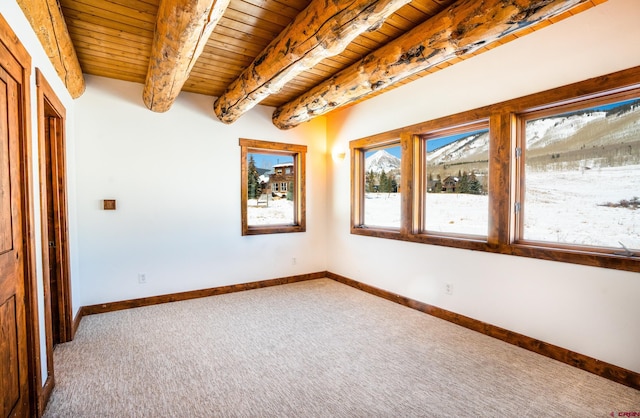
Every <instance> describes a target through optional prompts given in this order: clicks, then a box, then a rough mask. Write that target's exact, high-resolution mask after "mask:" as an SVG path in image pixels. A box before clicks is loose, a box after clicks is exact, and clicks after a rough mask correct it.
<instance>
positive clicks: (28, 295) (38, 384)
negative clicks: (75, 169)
mask: <svg viewBox="0 0 640 418" xmlns="http://www.w3.org/2000/svg"><path fill="white" fill-rule="evenodd" d="M0 43H2V44H3V45H4V46H5V47H6V48H7V50H8V51H9V52H10V53H11V55H13V57H14V58H15V59H16V61H17V62H18V64H19V65H20V67H21V68H22V77H21V79H20V80H16V81H17V82H18V85H19V86H20V97H19V100H20V113H21V114H20V118H21V120H20V139H19V141H20V175H21V177H22V184H21V185H22V190H21V194H22V202H20V203H21V205H22V213H23V218H22V224H23V225H22V227H23V234H24V236H23V244H24V247H23V251H24V260H23V263H24V281H25V283H24V292H25V309H26V322H27V330H26V331H27V357H28V358H27V368H28V374H29V376H28V380H29V393H28V394H27V396H28V397H29V400H28V402H29V409H30V414H31V415H32V416H35V415H37V414H39V410H40V408H39V407H40V405H39V400H40V393H41V392H42V377H41V375H40V364H41V359H40V332H39V317H38V289H37V275H36V240H35V222H34V221H35V217H34V213H33V190H34V187H33V176H32V172H33V168H32V163H31V161H32V160H31V156H32V153H31V138H32V136H31V56H30V55H29V53H28V52H27V50H26V48H25V47H24V45H22V43H21V42H20V40H19V39H18V36H17V35H16V34H15V33H14V32H13V30H12V29H11V27H10V26H9V23H8V22H7V21H6V20H5V18H4V16H2V14H0Z"/></svg>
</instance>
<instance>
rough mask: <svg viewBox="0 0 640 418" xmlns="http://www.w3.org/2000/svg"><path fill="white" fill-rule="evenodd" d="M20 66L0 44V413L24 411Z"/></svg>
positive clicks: (26, 367)
mask: <svg viewBox="0 0 640 418" xmlns="http://www.w3.org/2000/svg"><path fill="white" fill-rule="evenodd" d="M21 71H22V68H21V67H20V65H19V63H18V62H17V61H16V60H15V58H14V57H13V56H12V55H11V54H10V53H9V51H8V50H7V49H6V48H5V47H4V45H2V44H0V388H2V389H1V390H0V417H9V416H17V417H22V416H28V415H29V414H30V411H29V405H30V403H29V380H28V374H29V364H28V361H29V359H28V350H27V344H28V343H27V322H26V306H25V277H24V274H25V270H24V259H25V254H24V249H23V231H22V225H23V216H24V214H23V209H22V202H23V199H22V196H21V193H22V179H21V167H20V143H21V141H20V96H21V95H20V86H19V84H18V82H16V79H18V80H19V76H20V74H21Z"/></svg>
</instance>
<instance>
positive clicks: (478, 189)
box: [469, 173, 482, 194]
mask: <svg viewBox="0 0 640 418" xmlns="http://www.w3.org/2000/svg"><path fill="white" fill-rule="evenodd" d="M469 193H471V194H482V183H480V180H478V178H477V177H476V175H475V174H474V173H471V175H470V176H469Z"/></svg>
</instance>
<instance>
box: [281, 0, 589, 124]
mask: <svg viewBox="0 0 640 418" xmlns="http://www.w3.org/2000/svg"><path fill="white" fill-rule="evenodd" d="M585 1H586V0H484V1H477V0H460V1H458V2H456V3H454V4H453V5H451V6H450V7H448V8H447V9H445V10H443V11H442V12H440V13H439V14H437V15H436V16H434V17H433V18H431V19H429V20H427V21H426V22H424V23H422V24H420V25H418V26H417V27H415V28H414V29H412V30H411V31H409V32H407V33H406V34H404V35H402V36H401V37H399V38H397V39H396V40H394V41H391V42H390V43H388V44H386V45H385V46H383V47H381V48H379V49H378V50H376V51H374V52H372V53H370V54H369V55H367V56H366V57H364V58H362V59H361V60H360V61H358V62H357V63H355V64H353V65H351V66H350V67H348V68H346V69H344V70H343V71H341V72H339V73H338V74H336V75H334V76H333V77H331V78H330V79H328V80H326V81H325V82H323V83H321V84H319V85H318V86H316V87H314V88H313V89H311V90H309V91H308V92H307V93H305V94H303V95H301V96H300V97H298V98H297V99H295V100H293V101H291V102H289V103H287V104H285V105H283V106H281V107H279V108H278V109H276V111H275V112H274V114H273V123H274V124H275V125H276V126H277V127H279V128H281V129H289V128H292V127H294V126H297V125H299V124H300V123H302V122H306V121H308V120H310V119H312V118H314V117H316V116H319V115H323V114H325V113H327V112H330V111H331V110H334V109H337V108H339V107H341V106H344V105H346V104H349V103H351V102H354V101H356V100H359V99H361V98H363V97H365V96H367V95H369V94H372V93H373V92H375V91H376V90H379V89H382V88H385V87H388V86H389V85H391V84H393V83H395V82H397V81H400V80H402V79H404V78H407V77H410V76H411V75H413V74H415V73H417V72H420V71H423V70H425V69H428V68H431V67H433V66H436V65H438V64H442V63H443V62H445V61H448V60H451V59H454V58H456V57H459V56H464V55H467V54H471V53H473V52H474V51H476V50H478V49H479V48H481V47H484V46H485V45H487V44H489V43H492V42H494V41H497V40H499V39H500V38H503V37H505V36H507V35H509V34H512V33H514V32H516V31H518V30H520V29H523V28H526V27H528V26H531V25H533V24H536V23H538V22H540V21H542V20H545V19H548V18H551V17H553V16H556V15H558V14H560V13H562V12H565V11H567V10H568V9H570V8H572V7H574V6H576V5H578V4H580V3H583V2H585Z"/></svg>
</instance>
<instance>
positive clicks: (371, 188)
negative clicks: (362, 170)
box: [364, 170, 376, 193]
mask: <svg viewBox="0 0 640 418" xmlns="http://www.w3.org/2000/svg"><path fill="white" fill-rule="evenodd" d="M364 189H365V191H366V192H367V193H373V192H375V191H376V173H374V172H373V170H369V172H368V173H367V175H366V176H365V179H364Z"/></svg>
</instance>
